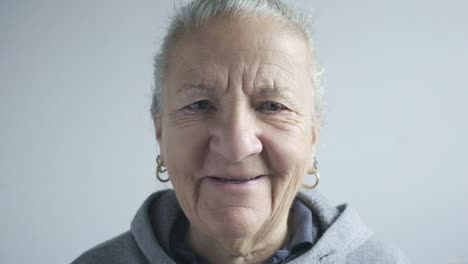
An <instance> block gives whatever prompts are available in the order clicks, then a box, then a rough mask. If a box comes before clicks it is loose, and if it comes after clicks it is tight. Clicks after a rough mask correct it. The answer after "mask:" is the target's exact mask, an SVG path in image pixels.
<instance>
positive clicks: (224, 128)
mask: <svg viewBox="0 0 468 264" xmlns="http://www.w3.org/2000/svg"><path fill="white" fill-rule="evenodd" d="M259 134H260V127H259V123H258V121H257V120H256V117H255V115H254V114H252V113H250V110H249V109H248V108H247V109H246V107H245V108H244V109H242V108H241V107H236V108H235V109H232V110H231V111H229V113H225V114H224V115H222V117H220V119H219V120H218V121H217V125H216V126H215V128H214V130H213V132H212V137H211V139H210V143H209V144H210V150H211V151H212V152H213V153H215V154H218V155H220V156H221V157H222V158H223V159H224V160H226V161H228V162H232V163H239V162H241V161H242V160H243V159H245V158H247V157H249V156H251V155H255V154H259V153H261V152H262V150H263V145H262V142H261V140H260V138H259Z"/></svg>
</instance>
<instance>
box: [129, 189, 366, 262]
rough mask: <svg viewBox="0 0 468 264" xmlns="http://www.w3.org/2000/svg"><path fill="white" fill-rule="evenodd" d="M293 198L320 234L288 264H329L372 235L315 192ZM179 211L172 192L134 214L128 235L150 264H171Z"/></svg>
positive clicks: (149, 201)
mask: <svg viewBox="0 0 468 264" xmlns="http://www.w3.org/2000/svg"><path fill="white" fill-rule="evenodd" d="M297 198H298V199H300V200H301V201H302V202H303V203H304V204H305V205H306V206H307V207H308V208H309V209H311V210H312V211H313V214H314V216H317V218H318V222H319V224H320V230H323V231H322V235H321V237H320V238H318V240H317V241H316V243H315V244H314V246H313V247H312V248H311V249H310V250H309V251H307V252H305V253H304V254H302V255H301V256H299V257H298V258H296V259H294V260H293V261H291V262H290V263H291V264H294V263H309V262H314V263H315V262H318V261H320V262H321V263H333V261H336V260H337V259H340V258H342V257H344V256H346V255H348V254H349V253H350V252H352V251H353V250H354V249H356V248H357V247H359V246H360V245H362V244H363V243H364V242H365V241H366V240H367V239H369V237H370V236H371V235H372V232H371V231H370V230H369V229H368V228H367V227H366V226H365V225H364V224H363V223H362V221H361V219H360V217H359V215H358V214H357V212H356V211H355V210H354V209H353V208H351V207H349V206H348V205H346V204H343V205H340V206H338V207H334V206H331V205H330V203H329V202H328V201H327V200H326V199H325V198H324V197H323V196H322V195H320V194H319V193H318V192H317V191H316V190H312V191H301V192H299V193H298V194H297ZM180 210H181V209H180V206H179V203H178V202H177V198H176V195H175V193H174V191H173V190H163V191H159V192H156V193H153V194H152V195H150V196H149V197H148V198H147V199H146V200H145V202H144V203H143V205H142V206H141V207H140V209H139V210H138V212H137V213H136V215H135V218H134V219H133V221H132V223H131V232H132V234H133V236H134V238H135V240H136V242H137V244H138V246H139V247H140V249H141V251H142V252H143V254H145V256H146V257H147V258H148V260H149V261H150V263H174V262H173V261H172V260H171V259H170V257H169V256H168V255H167V254H166V252H169V241H170V240H169V236H170V230H171V227H172V225H173V223H174V222H175V220H176V218H177V215H178V212H180ZM152 223H157V224H155V225H152Z"/></svg>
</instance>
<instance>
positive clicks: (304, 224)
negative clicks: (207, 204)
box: [170, 198, 320, 264]
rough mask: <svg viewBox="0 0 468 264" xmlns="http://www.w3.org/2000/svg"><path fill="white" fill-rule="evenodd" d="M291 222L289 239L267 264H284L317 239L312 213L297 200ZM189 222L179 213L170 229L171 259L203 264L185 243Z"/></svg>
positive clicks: (315, 223) (309, 246)
mask: <svg viewBox="0 0 468 264" xmlns="http://www.w3.org/2000/svg"><path fill="white" fill-rule="evenodd" d="M290 213H291V216H292V219H291V222H290V223H289V231H290V232H291V236H290V239H289V240H288V241H287V242H286V243H285V244H284V245H283V247H281V248H280V249H279V250H278V251H276V253H275V254H274V255H273V257H272V258H271V260H270V261H269V262H268V263H269V264H280V263H286V262H289V261H290V260H292V259H294V258H296V257H298V256H300V255H302V254H303V253H304V252H306V251H308V250H309V249H310V248H311V247H312V245H313V244H314V243H315V241H317V239H318V237H319V235H320V234H319V231H320V229H319V224H318V222H317V220H316V218H315V217H313V213H312V211H311V210H310V209H309V208H308V207H307V206H306V205H305V204H304V203H303V202H301V201H300V200H299V199H297V198H296V199H295V200H294V202H293V204H292V207H291V212H290ZM188 228H189V221H188V219H187V217H186V216H185V215H184V213H183V212H182V211H181V212H180V213H179V217H178V218H177V220H176V222H175V223H174V225H173V226H172V229H171V239H170V250H171V257H172V258H173V259H174V260H175V262H176V263H182V264H205V263H208V261H206V260H205V259H203V258H202V257H201V256H199V255H198V254H196V253H195V252H193V251H192V250H191V249H190V248H189V247H188V246H187V245H186V244H185V243H184V241H185V236H186V235H187V231H188Z"/></svg>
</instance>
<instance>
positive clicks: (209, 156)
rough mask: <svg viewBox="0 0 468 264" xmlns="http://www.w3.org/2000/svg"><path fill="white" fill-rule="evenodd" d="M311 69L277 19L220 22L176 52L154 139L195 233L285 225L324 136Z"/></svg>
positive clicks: (302, 46) (238, 234)
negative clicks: (315, 112)
mask: <svg viewBox="0 0 468 264" xmlns="http://www.w3.org/2000/svg"><path fill="white" fill-rule="evenodd" d="M310 65H311V63H310V61H309V53H308V47H307V45H306V42H305V41H303V39H302V38H301V37H300V35H298V34H297V33H295V32H294V31H292V30H291V29H286V28H285V27H283V26H281V25H280V24H277V23H275V22H271V20H258V19H257V20H246V19H243V20H242V21H241V20H239V19H235V18H222V19H221V18H220V19H217V20H216V21H213V22H212V23H210V25H209V26H207V27H205V28H204V29H203V30H199V31H196V32H192V33H186V34H184V35H183V36H181V37H180V38H179V39H178V40H177V41H176V43H175V44H174V45H173V46H172V49H171V53H170V56H169V69H168V72H167V75H166V78H165V80H164V85H163V94H162V97H163V102H162V108H161V112H160V114H159V116H158V117H156V118H155V125H156V136H157V139H158V141H159V143H160V147H161V157H162V159H163V161H164V164H165V165H166V166H167V169H168V173H169V177H170V180H171V182H172V184H173V186H174V189H175V191H176V194H177V197H178V200H179V202H180V204H181V207H182V209H183V211H184V213H185V214H186V215H187V217H188V219H189V220H190V222H191V228H194V229H196V230H197V231H198V232H201V233H203V234H204V235H207V236H219V235H223V236H224V237H226V238H242V237H248V236H251V235H252V234H255V233H256V232H257V231H258V230H260V228H261V227H262V226H263V225H264V224H265V223H266V222H267V221H268V220H269V219H271V218H272V216H273V215H275V214H276V215H277V216H279V217H280V218H281V217H283V218H285V217H286V215H287V213H288V209H289V206H281V204H282V203H285V204H286V205H290V203H291V201H292V199H293V198H294V196H295V194H296V192H297V190H298V188H299V187H300V185H301V183H302V179H303V177H304V175H306V172H307V170H308V169H309V168H311V166H312V164H313V155H314V149H315V148H314V146H315V143H316V140H317V134H318V132H317V131H318V124H316V122H315V121H314V118H313V116H314V115H313V106H312V102H313V100H312V96H313V95H312V87H311V85H312V84H311V79H310V75H309V69H310V68H309V67H310Z"/></svg>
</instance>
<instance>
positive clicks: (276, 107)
mask: <svg viewBox="0 0 468 264" xmlns="http://www.w3.org/2000/svg"><path fill="white" fill-rule="evenodd" d="M286 109H287V108H286V107H285V106H284V105H282V104H280V103H276V102H272V101H266V102H263V103H262V104H261V105H260V107H259V110H265V111H270V112H279V111H282V110H286Z"/></svg>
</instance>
